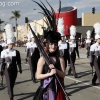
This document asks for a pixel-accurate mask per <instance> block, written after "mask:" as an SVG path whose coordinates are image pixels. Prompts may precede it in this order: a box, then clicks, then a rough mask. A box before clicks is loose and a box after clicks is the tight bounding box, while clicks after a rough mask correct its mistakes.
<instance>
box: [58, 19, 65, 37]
mask: <svg viewBox="0 0 100 100" xmlns="http://www.w3.org/2000/svg"><path fill="white" fill-rule="evenodd" d="M57 29H58V32H59V33H60V34H61V36H63V35H64V20H63V18H59V19H58V26H57Z"/></svg>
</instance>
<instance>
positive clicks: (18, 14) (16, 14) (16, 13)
mask: <svg viewBox="0 0 100 100" xmlns="http://www.w3.org/2000/svg"><path fill="white" fill-rule="evenodd" d="M12 14H13V16H11V17H10V20H12V19H15V22H16V33H17V20H18V18H19V17H20V16H21V15H20V11H17V10H15V11H12ZM17 35H18V34H17ZM16 38H17V36H16Z"/></svg>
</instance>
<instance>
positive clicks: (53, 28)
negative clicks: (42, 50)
mask: <svg viewBox="0 0 100 100" xmlns="http://www.w3.org/2000/svg"><path fill="white" fill-rule="evenodd" d="M32 1H33V0H32ZM33 2H35V3H36V4H38V5H39V7H40V8H41V9H42V12H39V13H41V14H43V15H44V16H45V19H44V22H45V23H46V24H47V26H48V27H47V30H44V38H46V40H47V42H48V41H49V42H58V41H59V40H60V39H61V36H60V33H58V32H57V24H58V21H57V22H56V16H55V12H54V9H53V8H52V6H51V5H50V4H49V2H48V1H47V0H46V2H47V4H48V5H49V7H50V8H51V11H50V10H48V9H47V7H46V6H45V5H44V4H43V2H42V1H41V0H40V2H41V3H38V2H36V1H33ZM60 10H61V1H60V0H59V13H58V18H59V14H60Z"/></svg>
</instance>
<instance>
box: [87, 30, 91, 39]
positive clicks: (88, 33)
mask: <svg viewBox="0 0 100 100" xmlns="http://www.w3.org/2000/svg"><path fill="white" fill-rule="evenodd" d="M86 35H87V38H90V36H91V31H90V30H88V31H87V32H86Z"/></svg>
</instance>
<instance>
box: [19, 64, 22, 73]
mask: <svg viewBox="0 0 100 100" xmlns="http://www.w3.org/2000/svg"><path fill="white" fill-rule="evenodd" d="M18 67H19V72H20V74H21V73H22V68H21V64H18Z"/></svg>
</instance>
